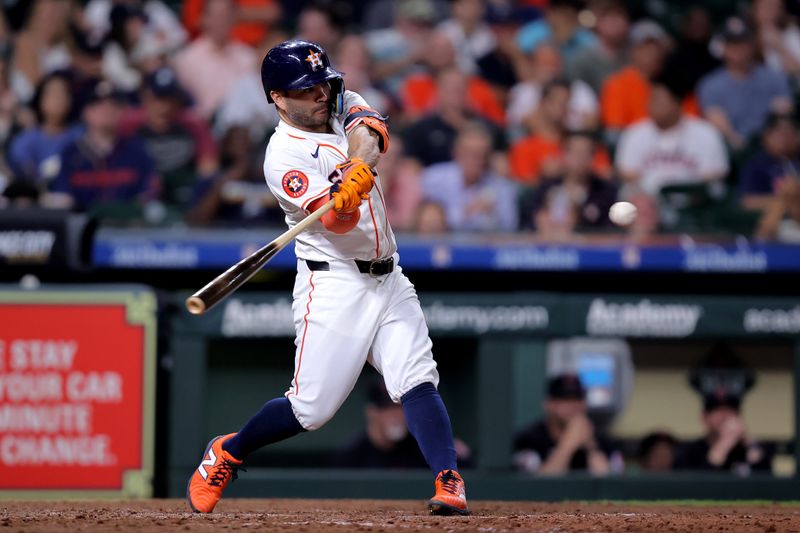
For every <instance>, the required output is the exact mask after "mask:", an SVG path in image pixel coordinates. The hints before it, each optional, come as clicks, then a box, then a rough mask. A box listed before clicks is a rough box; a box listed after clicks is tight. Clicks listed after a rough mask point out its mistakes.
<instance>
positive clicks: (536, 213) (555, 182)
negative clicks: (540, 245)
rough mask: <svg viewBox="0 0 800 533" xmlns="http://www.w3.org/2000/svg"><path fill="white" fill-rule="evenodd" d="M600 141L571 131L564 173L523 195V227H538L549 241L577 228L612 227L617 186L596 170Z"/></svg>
mask: <svg viewBox="0 0 800 533" xmlns="http://www.w3.org/2000/svg"><path fill="white" fill-rule="evenodd" d="M596 144H597V143H596V141H595V138H594V136H593V135H592V134H591V133H589V132H585V131H579V132H570V133H567V135H566V138H565V139H564V148H563V150H564V158H563V161H564V162H563V170H562V172H561V173H560V174H559V175H558V176H553V177H551V178H547V179H544V180H543V181H542V182H541V183H540V184H539V186H538V187H536V188H535V189H533V190H532V193H531V194H528V195H525V196H524V197H523V201H522V208H521V216H520V219H521V225H522V227H523V228H525V229H536V230H537V231H538V232H539V234H540V235H541V236H542V237H543V238H545V239H547V240H559V239H560V238H561V237H569V236H570V235H571V234H572V231H573V230H576V231H586V230H592V229H600V228H604V227H609V226H611V222H610V221H609V219H608V210H609V209H610V208H611V205H612V204H613V203H614V202H616V201H617V186H616V185H615V184H613V183H611V181H610V180H608V179H605V178H601V177H599V176H597V175H596V174H594V172H593V171H592V164H593V161H594V154H595V152H596V151H597V146H596Z"/></svg>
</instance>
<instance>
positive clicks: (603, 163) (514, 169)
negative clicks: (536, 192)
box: [509, 78, 611, 185]
mask: <svg viewBox="0 0 800 533" xmlns="http://www.w3.org/2000/svg"><path fill="white" fill-rule="evenodd" d="M571 100H572V84H571V83H570V82H569V81H567V80H565V79H563V78H557V79H555V80H553V81H550V82H548V83H546V84H545V85H544V87H543V88H542V98H541V101H540V103H539V107H538V108H537V109H536V111H535V112H534V113H533V116H532V117H531V119H530V120H529V123H530V125H531V130H532V133H531V135H529V136H527V137H524V138H522V139H520V140H519V141H517V142H516V143H514V144H513V145H512V147H511V151H510V152H509V164H510V167H511V177H512V178H513V179H514V180H516V181H519V182H521V183H523V184H526V185H535V184H537V183H539V182H540V181H541V180H542V179H544V178H546V177H555V176H557V175H559V174H561V173H562V171H563V164H564V158H563V144H562V143H563V140H564V136H565V134H566V132H567V130H568V129H569V128H568V127H567V125H568V119H569V105H570V102H571ZM592 170H593V172H594V173H595V174H597V175H600V176H608V175H609V173H610V170H611V162H610V160H609V157H608V152H607V151H606V150H605V148H604V147H602V146H599V145H598V146H597V148H596V150H595V153H594V156H593V158H592Z"/></svg>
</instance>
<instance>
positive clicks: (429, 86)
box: [400, 31, 505, 125]
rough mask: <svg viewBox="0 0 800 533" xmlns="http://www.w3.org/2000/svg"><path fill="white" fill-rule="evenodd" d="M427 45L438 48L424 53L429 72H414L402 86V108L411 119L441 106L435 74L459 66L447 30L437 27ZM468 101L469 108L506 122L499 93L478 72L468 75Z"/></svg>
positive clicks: (496, 120)
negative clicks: (498, 97) (498, 96)
mask: <svg viewBox="0 0 800 533" xmlns="http://www.w3.org/2000/svg"><path fill="white" fill-rule="evenodd" d="M427 49H428V50H435V51H436V53H430V54H427V55H426V56H425V59H424V64H425V66H426V67H427V72H421V73H418V74H412V75H411V76H409V77H408V78H406V81H405V82H404V83H403V85H402V87H401V89H400V98H401V100H402V103H403V109H404V110H405V112H406V115H407V116H408V118H410V119H416V118H419V117H421V116H422V115H424V114H426V113H429V112H430V111H432V110H433V109H434V108H436V107H437V106H438V100H439V99H440V95H438V94H437V90H436V77H437V76H438V75H439V73H440V72H443V71H444V70H447V69H449V68H452V67H455V66H456V55H455V50H454V48H453V44H452V42H451V41H450V39H449V38H448V37H447V35H446V34H444V33H442V32H440V31H435V32H434V33H433V34H432V35H431V37H430V39H429V41H428V46H427ZM467 103H468V106H469V107H470V109H472V110H473V111H475V112H476V113H477V114H479V115H480V116H482V117H484V118H487V119H489V120H491V121H492V122H494V123H495V124H497V125H502V124H504V123H505V112H504V111H503V106H502V105H501V104H500V101H499V100H498V99H497V95H496V94H495V92H494V91H493V90H492V87H491V85H489V84H488V83H487V82H486V80H484V79H482V78H480V77H479V76H469V77H468V81H467Z"/></svg>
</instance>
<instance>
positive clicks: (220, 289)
mask: <svg viewBox="0 0 800 533" xmlns="http://www.w3.org/2000/svg"><path fill="white" fill-rule="evenodd" d="M333 205H334V201H333V200H328V202H327V203H326V204H324V205H323V206H322V207H320V208H319V209H317V210H316V211H314V212H313V213H311V214H310V215H308V216H307V217H306V218H304V219H303V220H301V221H300V222H299V223H298V224H297V225H296V226H294V227H293V228H290V229H289V230H288V231H286V232H285V233H283V234H282V235H279V236H278V237H276V238H275V240H273V241H272V242H271V243H269V244H267V245H266V246H264V247H262V248H259V249H258V250H256V251H255V252H253V253H252V254H250V255H248V256H247V257H245V258H244V259H242V260H241V261H239V262H238V263H236V264H235V265H233V266H232V267H230V268H229V269H228V270H226V271H225V272H223V273H222V274H220V275H219V276H217V277H216V278H214V279H213V280H211V282H210V283H209V284H208V285H206V286H205V287H203V288H202V289H200V290H199V291H197V292H196V293H194V294H192V295H191V296H190V297H189V298H187V299H186V309H188V310H189V312H190V313H192V314H193V315H202V314H203V313H205V312H206V311H208V310H209V309H211V308H212V307H214V305H216V304H217V303H218V302H219V301H220V300H222V299H223V298H225V297H226V296H228V295H229V294H230V293H232V292H233V291H235V290H236V289H238V288H239V287H241V286H242V285H243V284H244V282H245V281H247V280H248V279H250V278H251V277H253V274H255V273H256V272H258V271H259V270H260V269H261V267H263V266H264V264H265V263H266V262H267V261H269V260H270V259H272V258H273V257H274V256H275V254H277V253H278V252H280V251H281V250H282V249H283V248H284V247H285V246H286V245H287V244H289V243H290V242H292V240H294V238H295V237H297V236H298V235H299V234H300V233H301V232H302V231H304V230H305V229H307V228H308V227H309V226H311V225H312V224H313V223H314V222H316V221H317V220H319V219H320V218H322V216H323V215H324V214H325V213H327V212H328V211H330V210H331V209H333Z"/></svg>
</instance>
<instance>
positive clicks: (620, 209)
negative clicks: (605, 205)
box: [608, 202, 636, 226]
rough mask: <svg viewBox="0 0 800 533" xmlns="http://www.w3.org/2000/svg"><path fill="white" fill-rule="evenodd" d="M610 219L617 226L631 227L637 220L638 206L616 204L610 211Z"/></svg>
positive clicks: (624, 203)
mask: <svg viewBox="0 0 800 533" xmlns="http://www.w3.org/2000/svg"><path fill="white" fill-rule="evenodd" d="M608 218H610V219H611V222H613V223H614V224H616V225H617V226H629V225H631V224H633V221H634V220H636V206H635V205H633V204H632V203H630V202H616V203H615V204H614V205H612V206H611V209H609V211H608Z"/></svg>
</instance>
